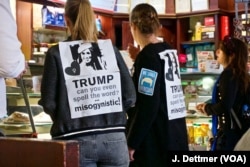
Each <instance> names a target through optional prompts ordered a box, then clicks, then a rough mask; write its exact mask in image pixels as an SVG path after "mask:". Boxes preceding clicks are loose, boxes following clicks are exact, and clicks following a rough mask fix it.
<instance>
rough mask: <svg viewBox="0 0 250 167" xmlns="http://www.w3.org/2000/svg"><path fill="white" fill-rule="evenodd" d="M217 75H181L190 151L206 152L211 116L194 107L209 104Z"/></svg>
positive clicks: (209, 135) (210, 135) (200, 73)
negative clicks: (204, 103)
mask: <svg viewBox="0 0 250 167" xmlns="http://www.w3.org/2000/svg"><path fill="white" fill-rule="evenodd" d="M218 76H219V73H204V72H190V73H188V72H186V73H182V74H181V80H182V88H183V93H184V96H185V103H186V108H187V117H186V122H187V128H188V138H189V146H190V150H202V151H203V150H207V149H208V148H209V139H210V138H211V137H212V133H211V122H212V121H211V119H212V118H211V116H206V115H203V114H201V113H200V112H199V111H197V110H196V105H197V104H199V103H203V102H210V101H211V97H212V91H213V86H214V83H215V81H216V80H217V77H218Z"/></svg>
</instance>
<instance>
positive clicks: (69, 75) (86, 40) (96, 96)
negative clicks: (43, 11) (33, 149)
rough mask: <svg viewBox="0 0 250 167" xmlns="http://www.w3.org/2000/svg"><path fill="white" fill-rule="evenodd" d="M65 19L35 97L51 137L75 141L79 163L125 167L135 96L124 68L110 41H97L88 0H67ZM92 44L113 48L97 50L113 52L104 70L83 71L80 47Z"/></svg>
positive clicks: (100, 166)
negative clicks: (48, 118) (46, 118)
mask: <svg viewBox="0 0 250 167" xmlns="http://www.w3.org/2000/svg"><path fill="white" fill-rule="evenodd" d="M65 20H66V23H67V26H68V28H69V30H70V32H71V36H70V37H69V38H68V39H67V40H66V41H63V42H59V44H58V45H55V46H52V47H51V48H49V50H48V52H47V54H46V59H45V64H44V73H43V78H42V83H41V99H40V100H39V104H40V105H41V106H43V108H44V111H45V112H46V113H47V114H49V115H50V116H51V118H52V120H53V124H52V127H51V131H50V134H51V136H52V139H60V140H77V141H79V150H80V151H79V159H80V167H92V166H95V167H127V166H128V165H129V157H128V148H127V140H126V136H125V127H126V121H127V117H126V111H127V110H128V109H129V108H130V107H131V106H133V105H134V103H135V99H136V94H135V88H134V85H133V81H132V79H131V76H130V74H129V71H128V68H127V66H126V64H125V62H124V61H123V58H122V56H121V54H120V52H119V50H118V49H117V48H116V47H115V46H113V45H112V44H111V42H110V41H111V40H98V38H97V35H98V32H97V29H96V23H95V16H94V12H93V9H92V6H91V4H90V2H89V0H67V1H66V4H65ZM93 44H96V45H97V46H98V47H101V46H103V45H102V44H107V46H108V47H110V48H111V49H109V50H107V49H106V48H105V47H102V49H100V50H101V52H102V53H104V56H105V58H107V57H108V56H113V57H112V58H113V59H112V61H109V62H108V63H107V66H108V68H107V70H106V69H99V70H91V71H88V70H84V69H86V67H85V66H86V64H85V63H84V62H83V60H82V58H83V57H82V55H81V54H82V52H81V51H82V50H81V47H85V48H86V47H87V46H89V45H93ZM105 46H106V45H105ZM79 48H80V49H79ZM86 54H89V53H86ZM95 54H96V53H95ZM98 56H99V55H98ZM110 67H112V68H110ZM114 69H115V70H114ZM120 96H121V98H120ZM115 97H117V98H115Z"/></svg>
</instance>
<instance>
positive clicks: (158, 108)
mask: <svg viewBox="0 0 250 167" xmlns="http://www.w3.org/2000/svg"><path fill="white" fill-rule="evenodd" d="M129 21H130V26H131V27H130V29H131V33H132V35H133V38H134V40H135V41H136V43H137V44H138V45H139V47H138V48H139V49H140V50H139V52H138V54H137V55H136V56H135V57H134V55H133V54H132V55H131V56H133V57H132V59H135V62H134V72H133V74H132V75H133V77H132V78H133V80H134V84H135V87H136V91H137V101H136V104H135V106H134V107H133V108H132V109H131V110H130V111H129V115H128V122H129V123H128V125H127V127H128V129H127V140H128V147H129V157H130V161H131V163H130V166H131V167H154V166H155V167H166V166H168V164H167V159H168V157H167V155H168V151H174V150H175V151H177V150H179V151H180V150H182V151H187V150H188V139H187V127H186V121H185V116H186V115H185V111H184V112H183V113H182V114H180V116H179V117H175V116H176V115H177V114H174V113H172V114H171V112H170V111H171V110H172V109H173V110H175V109H177V108H178V107H179V106H181V105H179V106H177V105H170V104H168V101H171V98H172V97H171V96H173V95H172V94H171V91H170V89H171V86H176V84H177V85H180V83H181V82H180V79H179V76H178V75H177V74H178V73H175V68H174V69H173V70H167V69H172V68H173V67H176V69H177V70H178V69H179V68H178V66H179V65H178V62H175V61H174V57H175V56H177V54H176V53H177V51H176V50H175V49H172V47H171V46H170V45H169V44H168V43H166V42H162V41H160V40H158V38H157V36H158V31H159V30H160V28H161V24H160V22H159V19H158V15H157V12H156V10H155V8H154V7H153V6H151V5H150V4H147V3H142V4H138V5H136V6H135V7H134V8H133V10H132V12H131V13H130V17H129ZM133 51H135V52H136V50H133ZM135 52H133V53H135ZM165 69H166V70H165ZM167 75H169V76H171V77H170V79H168V78H167V77H166V76H167ZM178 81H179V83H178ZM169 97H171V98H170V99H168V98H169ZM178 97H180V99H176V100H177V101H179V100H181V99H182V100H184V96H183V92H181V93H180V94H178ZM183 105H184V107H183V108H185V104H183Z"/></svg>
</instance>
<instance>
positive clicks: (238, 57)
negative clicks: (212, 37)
mask: <svg viewBox="0 0 250 167" xmlns="http://www.w3.org/2000/svg"><path fill="white" fill-rule="evenodd" d="M219 48H220V49H221V50H222V51H223V52H224V53H225V61H226V63H229V64H228V67H229V68H232V69H233V77H237V78H238V79H239V80H240V82H241V83H242V85H241V87H242V88H243V89H241V90H243V91H244V92H246V91H247V89H248V85H249V82H250V79H249V73H248V68H247V61H248V47H247V45H246V43H245V42H243V41H242V40H240V39H238V38H234V37H230V36H225V37H224V39H223V40H222V41H221V42H220V44H219ZM230 57H232V60H231V61H229V60H230Z"/></svg>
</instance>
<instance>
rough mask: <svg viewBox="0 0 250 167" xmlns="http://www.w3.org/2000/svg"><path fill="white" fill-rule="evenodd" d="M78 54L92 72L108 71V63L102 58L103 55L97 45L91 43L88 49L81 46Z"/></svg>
mask: <svg viewBox="0 0 250 167" xmlns="http://www.w3.org/2000/svg"><path fill="white" fill-rule="evenodd" d="M78 53H79V54H80V56H81V59H82V60H83V63H85V65H86V66H87V67H90V68H91V69H92V70H103V69H106V62H105V61H104V60H103V58H102V57H103V55H102V53H101V51H100V48H99V47H98V44H97V43H91V45H90V46H88V47H85V46H82V45H80V46H79V48H78Z"/></svg>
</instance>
